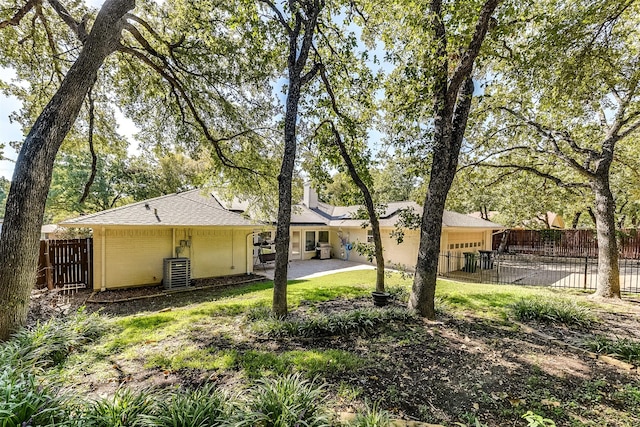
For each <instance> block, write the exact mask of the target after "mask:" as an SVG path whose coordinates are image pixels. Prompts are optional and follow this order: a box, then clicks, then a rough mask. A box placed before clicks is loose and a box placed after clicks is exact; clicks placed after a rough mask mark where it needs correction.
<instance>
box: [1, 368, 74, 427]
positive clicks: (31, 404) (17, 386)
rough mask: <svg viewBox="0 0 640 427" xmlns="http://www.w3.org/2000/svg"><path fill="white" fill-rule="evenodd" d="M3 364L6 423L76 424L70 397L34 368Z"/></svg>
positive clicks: (16, 425)
mask: <svg viewBox="0 0 640 427" xmlns="http://www.w3.org/2000/svg"><path fill="white" fill-rule="evenodd" d="M0 365H2V366H3V369H2V371H1V372H0V425H1V426H2V427H23V426H29V425H34V426H43V427H46V426H51V427H53V426H67V425H72V422H71V420H70V418H71V417H70V414H71V411H70V410H69V407H70V405H69V399H68V397H66V396H65V395H63V394H60V393H59V391H58V390H57V388H56V387H54V386H51V385H47V384H46V383H45V382H44V380H43V379H42V378H39V377H38V376H36V375H35V374H34V373H32V372H29V371H27V370H21V369H16V368H14V367H13V366H11V365H8V364H3V363H0Z"/></svg>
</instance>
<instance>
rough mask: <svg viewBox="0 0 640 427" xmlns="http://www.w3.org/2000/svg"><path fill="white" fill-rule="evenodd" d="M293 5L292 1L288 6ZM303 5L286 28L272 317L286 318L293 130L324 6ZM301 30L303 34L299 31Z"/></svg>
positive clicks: (319, 4) (314, 4) (312, 74)
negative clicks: (286, 75)
mask: <svg viewBox="0 0 640 427" xmlns="http://www.w3.org/2000/svg"><path fill="white" fill-rule="evenodd" d="M291 4H292V5H293V2H292V3H291ZM269 5H270V7H271V8H272V9H273V11H274V13H276V14H277V15H278V16H280V11H279V10H278V9H277V8H276V7H275V6H274V5H273V3H269ZM299 6H300V7H303V6H305V11H304V16H305V17H303V15H302V14H301V13H300V11H297V12H295V13H294V11H293V10H292V11H291V12H292V13H294V15H295V20H296V22H295V26H294V28H291V27H289V26H288V25H287V24H286V23H285V22H281V23H282V25H284V26H285V29H286V31H287V34H288V35H289V52H288V53H289V54H288V57H287V68H288V71H289V91H288V93H287V102H286V106H285V115H284V157H283V158H282V166H281V167H280V174H279V175H278V218H277V221H278V225H277V228H276V262H275V270H274V273H273V304H272V311H273V314H274V315H276V316H278V317H284V316H286V315H287V273H288V270H289V241H290V237H289V230H290V226H289V223H290V222H291V196H292V193H291V183H292V181H293V170H294V167H295V162H296V149H297V140H296V131H297V125H298V105H299V103H300V91H301V89H302V87H303V86H304V85H305V84H307V83H308V82H309V81H310V80H311V79H312V78H313V77H314V76H315V75H316V74H317V72H318V68H317V67H314V68H313V69H312V70H310V71H308V72H307V73H304V74H303V72H304V70H305V67H306V64H307V59H308V58H309V52H310V51H311V47H312V42H313V34H314V31H315V28H316V24H317V22H318V15H320V12H321V10H322V7H323V3H321V2H313V3H308V4H302V3H301V4H300V5H299ZM303 28H304V32H302V33H301V30H302V29H303Z"/></svg>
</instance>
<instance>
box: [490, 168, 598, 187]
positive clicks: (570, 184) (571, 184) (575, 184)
mask: <svg viewBox="0 0 640 427" xmlns="http://www.w3.org/2000/svg"><path fill="white" fill-rule="evenodd" d="M483 166H484V167H488V168H495V169H518V170H521V171H524V172H529V173H532V174H534V175H537V176H539V177H541V178H545V179H548V180H550V181H552V182H553V183H555V184H556V185H557V186H558V187H563V188H590V187H589V184H585V183H582V182H564V181H563V180H562V179H561V178H558V177H557V176H555V175H551V174H549V173H546V172H542V171H540V170H538V169H536V168H534V167H533V166H523V165H518V164H502V165H496V164H490V163H487V164H484V165H483Z"/></svg>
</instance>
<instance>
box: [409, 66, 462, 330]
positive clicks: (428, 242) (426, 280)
mask: <svg viewBox="0 0 640 427" xmlns="http://www.w3.org/2000/svg"><path fill="white" fill-rule="evenodd" d="M469 74H471V72H469ZM472 96H473V80H472V78H471V77H470V76H469V77H467V79H466V80H465V83H464V86H463V88H462V91H461V92H460V95H459V97H458V99H457V103H456V104H457V105H456V108H455V113H454V114H451V113H450V114H448V115H447V114H446V113H447V109H446V108H445V107H443V108H442V109H440V110H437V111H436V120H435V123H434V126H435V131H434V139H435V141H436V146H435V148H434V153H433V165H432V166H431V180H430V181H429V189H428V191H427V197H426V198H425V201H424V206H423V209H422V222H421V226H420V246H419V249H418V260H417V262H416V274H415V277H414V280H413V287H412V289H411V296H410V298H409V309H411V310H415V311H416V312H418V313H419V314H420V315H421V316H424V317H426V318H428V319H435V316H436V312H435V306H434V298H435V292H436V278H437V274H438V261H439V257H440V236H441V234H442V217H443V215H444V207H445V202H446V201H447V194H449V189H450V188H451V184H452V183H453V179H454V177H455V175H456V169H457V167H458V156H459V155H460V147H461V146H462V138H463V137H464V132H465V130H466V127H467V119H468V117H469V110H470V109H471V97H472ZM451 110H453V109H451ZM452 116H453V117H452Z"/></svg>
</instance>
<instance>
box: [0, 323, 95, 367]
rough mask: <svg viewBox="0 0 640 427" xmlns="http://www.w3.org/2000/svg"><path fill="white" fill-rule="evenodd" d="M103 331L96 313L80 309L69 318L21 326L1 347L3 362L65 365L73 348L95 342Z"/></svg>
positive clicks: (20, 364)
mask: <svg viewBox="0 0 640 427" xmlns="http://www.w3.org/2000/svg"><path fill="white" fill-rule="evenodd" d="M103 330H104V326H103V321H102V319H101V318H100V317H99V316H98V315H97V314H91V315H87V314H86V313H85V312H84V310H79V311H78V312H77V313H76V314H75V315H74V316H71V317H69V318H67V319H50V320H48V321H47V322H44V323H38V324H37V325H36V326H35V327H33V328H30V329H27V328H24V329H21V330H20V331H18V332H17V333H16V334H15V335H14V336H13V337H12V339H11V340H10V341H9V342H8V343H6V344H4V345H3V346H2V349H0V361H1V362H4V363H8V364H11V365H13V366H16V367H18V366H24V367H33V366H37V367H40V368H44V369H46V368H51V367H53V366H57V365H60V364H62V363H63V362H64V361H65V360H66V359H67V357H68V356H69V354H70V353H71V352H72V351H75V350H77V349H78V348H80V347H81V346H82V345H84V344H87V343H89V342H91V341H94V340H95V339H97V338H98V337H99V336H100V333H101V332H102V331H103Z"/></svg>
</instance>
